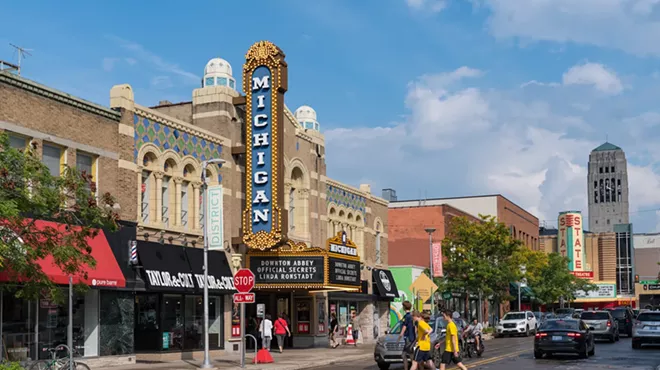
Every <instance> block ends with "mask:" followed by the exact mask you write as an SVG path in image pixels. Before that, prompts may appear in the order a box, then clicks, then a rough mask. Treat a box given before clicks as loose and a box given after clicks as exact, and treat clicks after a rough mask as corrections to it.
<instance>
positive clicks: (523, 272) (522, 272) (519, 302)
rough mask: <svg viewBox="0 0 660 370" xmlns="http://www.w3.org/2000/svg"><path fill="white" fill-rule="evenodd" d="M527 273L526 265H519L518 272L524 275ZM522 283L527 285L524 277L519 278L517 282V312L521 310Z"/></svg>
mask: <svg viewBox="0 0 660 370" xmlns="http://www.w3.org/2000/svg"><path fill="white" fill-rule="evenodd" d="M526 273H527V267H526V266H525V265H520V274H521V275H523V276H524V275H525V274H526ZM523 284H525V286H526V285H527V281H526V279H525V278H524V277H521V278H520V282H519V283H518V312H520V311H522V293H521V291H522V288H523Z"/></svg>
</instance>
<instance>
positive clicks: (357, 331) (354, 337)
mask: <svg viewBox="0 0 660 370" xmlns="http://www.w3.org/2000/svg"><path fill="white" fill-rule="evenodd" d="M359 336H360V331H359V330H353V339H355V340H356V341H357V340H358V337H359Z"/></svg>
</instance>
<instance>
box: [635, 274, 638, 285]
mask: <svg viewBox="0 0 660 370" xmlns="http://www.w3.org/2000/svg"><path fill="white" fill-rule="evenodd" d="M635 284H639V275H635Z"/></svg>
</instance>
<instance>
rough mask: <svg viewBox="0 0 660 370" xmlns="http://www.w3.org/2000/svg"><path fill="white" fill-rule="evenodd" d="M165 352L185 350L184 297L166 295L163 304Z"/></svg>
mask: <svg viewBox="0 0 660 370" xmlns="http://www.w3.org/2000/svg"><path fill="white" fill-rule="evenodd" d="M161 317H162V320H163V330H162V333H163V351H167V350H170V351H171V350H182V349H183V334H184V326H183V296H181V295H172V294H165V295H163V304H162V315H161Z"/></svg>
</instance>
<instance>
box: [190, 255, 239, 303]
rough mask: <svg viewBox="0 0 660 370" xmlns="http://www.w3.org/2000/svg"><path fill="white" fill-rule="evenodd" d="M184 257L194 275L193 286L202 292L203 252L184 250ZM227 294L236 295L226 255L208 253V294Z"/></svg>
mask: <svg viewBox="0 0 660 370" xmlns="http://www.w3.org/2000/svg"><path fill="white" fill-rule="evenodd" d="M186 255H187V256H188V260H189V261H190V267H191V270H192V273H193V275H195V284H196V286H197V287H198V289H200V291H202V290H204V285H203V283H204V250H203V249H196V248H186ZM229 293H236V289H235V288H234V274H233V273H232V272H231V268H230V267H229V262H228V261H227V255H226V254H225V252H223V251H209V294H229Z"/></svg>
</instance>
